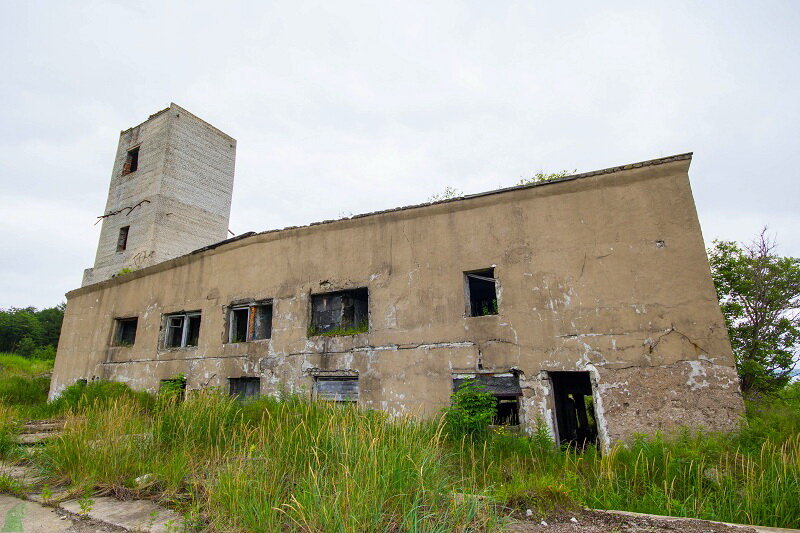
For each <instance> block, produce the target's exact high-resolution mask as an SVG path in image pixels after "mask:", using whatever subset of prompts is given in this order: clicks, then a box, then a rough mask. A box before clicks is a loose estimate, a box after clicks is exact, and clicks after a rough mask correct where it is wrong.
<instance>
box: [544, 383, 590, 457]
mask: <svg viewBox="0 0 800 533" xmlns="http://www.w3.org/2000/svg"><path fill="white" fill-rule="evenodd" d="M549 374H550V379H551V380H552V383H553V399H554V402H555V411H556V423H557V426H558V440H559V443H560V444H562V445H567V446H572V447H575V448H578V449H583V448H585V447H587V446H590V445H591V446H595V445H597V417H596V415H595V410H594V400H593V398H592V383H591V381H590V380H589V372H549Z"/></svg>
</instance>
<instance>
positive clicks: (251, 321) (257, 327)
mask: <svg viewBox="0 0 800 533" xmlns="http://www.w3.org/2000/svg"><path fill="white" fill-rule="evenodd" d="M271 336H272V302H268V303H256V304H250V305H241V306H236V307H231V312H230V331H229V333H228V342H249V341H256V340H263V339H269V338H270V337H271Z"/></svg>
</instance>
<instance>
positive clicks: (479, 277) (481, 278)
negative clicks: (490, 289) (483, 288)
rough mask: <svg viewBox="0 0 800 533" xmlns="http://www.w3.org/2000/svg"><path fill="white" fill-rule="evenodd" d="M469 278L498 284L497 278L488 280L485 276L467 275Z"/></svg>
mask: <svg viewBox="0 0 800 533" xmlns="http://www.w3.org/2000/svg"><path fill="white" fill-rule="evenodd" d="M467 277H468V278H475V279H479V280H482V281H491V282H492V283H496V282H497V279H496V278H486V277H484V276H479V275H477V274H467Z"/></svg>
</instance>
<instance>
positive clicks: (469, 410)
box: [444, 379, 497, 437]
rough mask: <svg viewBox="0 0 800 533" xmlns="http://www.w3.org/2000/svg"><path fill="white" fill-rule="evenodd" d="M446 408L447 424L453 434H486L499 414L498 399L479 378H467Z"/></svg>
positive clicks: (476, 435)
mask: <svg viewBox="0 0 800 533" xmlns="http://www.w3.org/2000/svg"><path fill="white" fill-rule="evenodd" d="M450 398H451V401H452V403H451V405H450V407H448V408H446V409H444V420H445V424H446V426H447V428H448V430H449V431H450V434H451V435H452V436H458V435H471V436H473V437H478V436H482V435H485V434H486V432H487V430H488V428H489V424H490V423H491V422H492V419H493V418H494V417H495V415H496V414H497V401H496V400H495V398H494V396H492V393H490V392H489V391H487V390H486V388H485V387H484V386H483V385H481V384H480V383H479V382H478V381H477V380H475V379H471V380H467V381H465V382H464V383H462V384H461V386H460V387H459V388H458V390H457V391H456V392H454V393H453V395H452V396H451V397H450Z"/></svg>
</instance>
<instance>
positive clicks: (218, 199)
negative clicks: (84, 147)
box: [83, 104, 236, 286]
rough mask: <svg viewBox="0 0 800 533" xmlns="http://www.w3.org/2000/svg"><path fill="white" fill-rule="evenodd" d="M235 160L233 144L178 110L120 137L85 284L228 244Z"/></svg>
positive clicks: (154, 117)
mask: <svg viewBox="0 0 800 533" xmlns="http://www.w3.org/2000/svg"><path fill="white" fill-rule="evenodd" d="M134 153H135V159H136V162H135V164H134V165H135V166H134V167H133V170H131V168H132V167H131V163H132V158H133V154H134ZM235 158H236V141H235V140H234V139H233V138H232V137H230V136H229V135H226V134H225V133H223V132H221V131H219V130H218V129H216V128H214V127H213V126H211V125H210V124H208V123H206V122H205V121H203V120H201V119H199V118H198V117H196V116H194V115H192V114H191V113H189V112H188V111H186V110H185V109H183V108H181V107H180V106H178V105H175V104H171V105H170V106H169V107H168V108H166V109H163V110H161V111H159V112H158V113H155V114H153V115H151V116H150V118H148V119H147V120H146V121H145V122H143V123H142V124H139V125H138V126H135V127H133V128H130V129H127V130H125V131H123V132H121V133H120V137H119V144H118V147H117V155H116V157H115V159H114V168H113V171H112V173H111V185H110V187H109V192H108V200H107V202H106V209H105V212H104V217H103V218H102V224H103V227H102V229H101V231H100V240H99V243H98V246H97V255H96V257H95V263H94V267H93V268H89V269H86V270H85V271H84V277H83V285H84V286H85V285H91V284H92V283H97V282H99V281H103V280H105V279H109V278H110V277H112V276H114V275H116V274H118V273H119V272H120V271H122V270H123V269H129V270H138V269H141V268H144V267H147V266H150V265H154V264H156V263H160V262H162V261H166V260H167V259H172V258H174V257H178V256H180V255H183V254H187V253H189V252H191V251H192V250H196V249H197V248H200V247H203V246H207V245H209V244H213V243H215V242H219V241H221V240H223V239H225V238H226V237H227V234H228V220H229V218H230V211H231V196H232V193H233V173H234V162H235ZM123 228H127V230H125V229H123ZM121 231H123V232H125V236H124V237H121V233H120V232H121ZM121 240H123V241H126V242H125V243H124V245H121V243H120V241H121ZM120 248H123V249H120Z"/></svg>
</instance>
